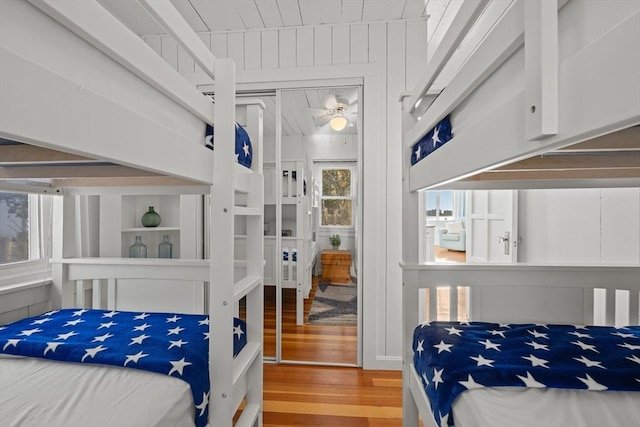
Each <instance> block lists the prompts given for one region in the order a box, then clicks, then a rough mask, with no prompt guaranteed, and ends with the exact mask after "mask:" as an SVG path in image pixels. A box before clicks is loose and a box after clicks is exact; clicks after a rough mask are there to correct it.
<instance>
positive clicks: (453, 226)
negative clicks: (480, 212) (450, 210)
mask: <svg viewBox="0 0 640 427" xmlns="http://www.w3.org/2000/svg"><path fill="white" fill-rule="evenodd" d="M460 230H464V226H463V225H462V222H460V221H458V222H450V223H448V224H447V233H459V232H460Z"/></svg>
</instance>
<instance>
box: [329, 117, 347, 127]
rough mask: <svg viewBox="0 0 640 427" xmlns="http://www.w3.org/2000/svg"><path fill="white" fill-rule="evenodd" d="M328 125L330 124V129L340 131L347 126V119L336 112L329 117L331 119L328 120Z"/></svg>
mask: <svg viewBox="0 0 640 427" xmlns="http://www.w3.org/2000/svg"><path fill="white" fill-rule="evenodd" d="M329 126H331V129H333V130H335V131H341V130H342V129H344V128H345V127H347V119H345V118H344V116H343V115H342V114H340V113H336V114H335V115H334V116H333V117H332V118H331V121H330V122H329Z"/></svg>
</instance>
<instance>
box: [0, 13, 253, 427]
mask: <svg viewBox="0 0 640 427" xmlns="http://www.w3.org/2000/svg"><path fill="white" fill-rule="evenodd" d="M139 3H140V4H141V5H142V6H143V7H144V8H145V9H146V10H147V11H148V12H149V13H150V14H151V15H152V16H153V18H154V19H155V20H156V21H157V22H158V23H159V24H161V25H162V26H163V27H164V28H165V29H166V31H167V32H169V33H170V34H171V35H173V36H174V38H175V39H176V40H177V41H178V43H179V44H180V46H181V47H182V48H183V49H184V50H185V51H186V52H188V53H189V54H190V55H191V56H192V57H193V59H194V60H195V62H196V64H198V66H200V67H201V68H202V69H203V70H204V71H205V72H207V74H208V75H209V76H211V77H212V78H215V81H216V90H215V106H214V104H213V103H212V102H211V100H210V99H209V98H208V97H206V96H204V95H203V94H202V93H201V92H200V91H198V90H197V88H195V87H193V85H191V84H190V83H189V82H188V81H187V80H186V79H185V78H184V77H183V76H181V75H180V74H178V73H177V72H176V71H175V70H174V69H172V68H171V66H170V65H169V64H167V63H166V62H165V61H164V60H163V59H162V58H160V57H159V55H157V54H156V52H154V51H153V50H152V49H151V48H150V47H149V46H147V45H146V44H145V43H144V42H143V41H142V40H141V39H140V38H139V37H138V36H137V35H135V34H134V33H132V32H130V31H129V30H128V29H127V28H126V27H125V26H124V25H122V24H121V23H120V21H119V20H118V19H117V18H116V17H114V16H113V15H112V14H111V13H109V12H108V11H107V10H106V9H104V8H103V6H102V5H100V4H99V3H98V2H97V1H94V0H86V1H82V2H59V1H53V0H29V2H28V3H27V2H23V1H18V0H10V1H9V2H3V5H2V8H3V14H4V15H5V18H4V19H3V20H2V26H1V27H2V30H0V31H1V34H0V67H1V68H2V75H3V76H2V78H1V79H0V93H2V97H0V113H1V114H0V117H1V122H0V137H2V138H5V139H10V140H14V141H17V142H21V143H23V144H29V147H30V148H32V149H33V150H32V151H33V152H34V153H35V155H39V156H44V157H43V158H46V159H49V160H53V161H55V160H56V159H59V158H60V156H69V157H70V158H72V159H74V160H77V159H84V160H86V161H87V162H88V163H87V164H88V165H89V166H91V167H95V169H93V171H91V172H88V171H84V170H83V173H84V175H83V176H81V179H78V175H77V174H76V175H73V174H71V175H70V174H69V170H68V168H64V167H63V168H58V166H59V165H56V166H55V167H54V166H52V167H43V168H41V169H42V173H43V176H42V177H41V178H45V177H48V178H52V179H51V180H49V185H31V184H24V183H22V182H20V183H18V184H15V183H11V182H9V181H3V183H2V188H3V189H9V190H10V189H21V190H23V191H24V190H26V191H37V192H43V193H52V194H62V195H63V196H62V197H61V198H60V199H58V200H56V203H55V206H54V221H56V226H54V235H53V242H54V248H53V260H52V269H53V292H52V299H51V302H52V306H53V307H54V308H57V307H61V308H66V307H76V306H80V307H84V306H85V305H88V306H90V305H91V304H89V303H88V302H87V301H84V292H83V290H84V289H85V284H84V283H85V281H89V282H90V283H92V285H93V301H92V303H93V306H95V307H98V308H99V307H104V306H106V307H111V308H115V305H114V304H115V294H116V292H117V291H116V290H117V282H118V280H121V279H131V278H138V279H139V278H145V279H158V280H193V281H201V282H207V283H209V284H211V286H209V287H208V293H206V300H205V304H206V306H207V308H208V310H209V312H210V317H211V325H210V334H211V335H210V336H211V339H210V340H209V376H210V383H211V396H210V398H209V424H208V425H210V426H216V427H218V426H231V425H232V424H233V417H234V415H236V412H237V411H238V408H239V406H240V404H241V402H243V401H244V407H243V409H242V413H241V415H240V416H239V419H238V420H237V423H236V424H235V425H238V426H256V425H258V426H260V425H262V372H263V371H262V358H263V351H262V344H263V311H264V308H263V303H264V301H263V298H264V296H263V214H262V212H263V211H262V209H263V175H262V134H261V129H262V110H261V109H260V108H257V107H256V108H253V106H248V107H247V108H248V110H251V111H248V115H249V116H250V118H249V119H248V120H249V122H250V123H249V124H248V128H249V129H248V132H249V134H250V136H251V138H252V143H253V150H254V153H253V165H254V166H253V170H249V169H246V168H244V167H241V166H239V165H237V164H236V163H235V152H234V146H235V144H233V143H232V141H234V140H235V123H236V120H235V115H236V99H235V66H234V63H233V61H231V60H229V59H216V58H215V57H214V56H213V55H212V54H211V52H210V51H209V50H208V49H207V48H206V46H205V45H204V44H203V43H202V41H201V40H200V38H199V37H198V36H197V35H196V34H195V32H193V30H192V29H191V28H190V27H189V26H188V24H187V23H186V22H185V21H184V19H183V18H182V16H181V15H180V14H179V13H178V12H177V11H176V10H175V8H174V7H173V6H172V5H171V3H170V2H169V1H168V0H152V1H150V0H141V1H140V2H139ZM34 6H35V7H34ZM47 52H54V53H53V54H52V55H49V54H48V53H47ZM85 63H86V64H87V67H84V64H85ZM94 65H95V66H94ZM74 67H75V68H74ZM102 73H104V74H102ZM43 93H44V94H46V95H45V96H43ZM205 123H208V124H211V125H213V126H215V130H216V140H217V143H216V146H215V156H214V154H213V152H212V151H211V150H209V149H207V148H205V147H204V144H203V142H204V128H205ZM96 126H100V128H99V129H100V131H99V132H96V131H95V129H96ZM229 142H231V143H229ZM92 159H97V160H100V161H102V162H104V161H107V162H110V165H109V166H113V167H107V168H106V169H105V168H104V166H92V165H91V161H92ZM177 159H179V161H176V160H177ZM101 165H104V163H102V164H101ZM120 165H124V166H125V167H123V166H120ZM76 167H77V166H76ZM101 168H102V170H101ZM18 169H20V168H18ZM81 169H82V168H81ZM113 173H118V174H119V175H117V176H113ZM45 174H46V175H45ZM81 175H82V174H81ZM16 176H17V175H16ZM69 176H72V177H74V178H73V179H69ZM140 176H142V178H143V179H142V180H139V179H137V177H140ZM95 177H100V178H101V179H102V181H104V182H106V183H107V185H110V186H112V187H110V191H114V188H115V187H113V186H114V185H116V186H117V185H132V184H133V185H145V186H156V185H167V184H169V185H168V186H167V187H163V189H160V190H159V189H158V188H156V191H159V192H162V191H164V190H166V192H167V193H170V194H176V193H177V194H181V193H184V192H187V193H192V194H210V195H211V210H210V223H211V233H210V236H209V239H208V242H209V254H210V259H205V260H185V259H171V260H158V259H144V260H139V259H136V260H134V259H119V258H118V259H115V258H109V259H107V258H75V257H76V256H77V255H76V250H75V240H74V239H75V238H76V237H77V236H76V235H75V229H76V224H75V218H74V216H75V215H74V213H75V206H74V205H75V198H74V194H101V190H100V188H98V187H95V188H94V189H92V190H86V189H84V190H82V191H80V193H77V192H75V190H76V189H75V188H74V187H75V186H77V185H100V184H96V181H94V180H93V179H92V178H95ZM5 179H6V176H5ZM141 183H142V184H141ZM101 185H104V184H101ZM92 191H95V192H92ZM116 191H117V190H116ZM123 191H124V192H125V193H126V191H127V190H126V189H123ZM237 218H246V224H247V243H248V245H247V252H246V260H245V262H246V269H245V275H244V276H243V277H242V278H240V279H239V280H237V281H234V255H233V254H234V251H233V250H229V249H230V248H231V249H233V245H234V236H233V230H234V221H235V220H236V219H237ZM104 284H106V285H107V289H108V290H107V292H106V294H107V296H108V299H107V301H106V302H104V301H102V300H101V295H102V294H103V292H101V291H100V288H101V286H103V285H104ZM245 297H246V302H247V314H246V322H247V337H248V340H247V341H248V342H247V345H246V346H245V348H244V349H243V350H242V352H241V353H240V354H239V355H238V356H237V357H236V358H235V359H234V358H233V334H232V330H233V317H234V315H235V309H236V306H237V304H234V302H235V303H237V302H238V301H239V300H240V299H241V298H245Z"/></svg>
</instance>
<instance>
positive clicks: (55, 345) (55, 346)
mask: <svg viewBox="0 0 640 427" xmlns="http://www.w3.org/2000/svg"><path fill="white" fill-rule="evenodd" d="M59 345H62V343H61V342H48V343H47V348H45V349H44V353H42V355H43V356H44V355H46V354H47V353H49V352H52V353H55V352H56V350H57V349H58V346H59Z"/></svg>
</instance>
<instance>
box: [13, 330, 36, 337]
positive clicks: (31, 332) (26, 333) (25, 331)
mask: <svg viewBox="0 0 640 427" xmlns="http://www.w3.org/2000/svg"><path fill="white" fill-rule="evenodd" d="M38 332H42V329H40V328H35V329H27V330H24V331H22V332H20V333H19V334H18V336H19V337H21V336H25V337H30V336H31V335H33V334H37V333H38Z"/></svg>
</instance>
